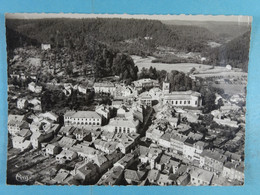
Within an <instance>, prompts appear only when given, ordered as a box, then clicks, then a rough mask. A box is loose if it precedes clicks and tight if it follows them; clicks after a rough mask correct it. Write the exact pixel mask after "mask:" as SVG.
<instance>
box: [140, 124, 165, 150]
mask: <svg viewBox="0 0 260 195" xmlns="http://www.w3.org/2000/svg"><path fill="white" fill-rule="evenodd" d="M163 134H164V131H161V130H159V129H157V128H156V129H153V127H151V126H150V127H149V129H148V130H147V131H146V135H145V137H146V139H148V140H151V141H152V142H153V143H159V140H160V138H161V137H162V135H163ZM166 139H168V138H166ZM162 142H164V143H162ZM160 144H163V145H166V146H167V145H168V141H167V140H165V139H164V140H162V139H161V141H160Z"/></svg>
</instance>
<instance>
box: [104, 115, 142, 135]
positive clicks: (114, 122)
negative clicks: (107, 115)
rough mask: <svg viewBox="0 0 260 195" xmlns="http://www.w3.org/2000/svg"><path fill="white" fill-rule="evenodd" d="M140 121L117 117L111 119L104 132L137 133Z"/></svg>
mask: <svg viewBox="0 0 260 195" xmlns="http://www.w3.org/2000/svg"><path fill="white" fill-rule="evenodd" d="M138 127H139V121H138V120H135V119H131V118H124V117H116V118H112V119H110V121H109V123H108V124H107V125H106V126H104V130H105V131H108V132H115V133H137V130H138Z"/></svg>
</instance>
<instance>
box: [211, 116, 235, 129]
mask: <svg viewBox="0 0 260 195" xmlns="http://www.w3.org/2000/svg"><path fill="white" fill-rule="evenodd" d="M213 120H214V121H215V122H216V123H218V124H220V125H224V126H225V125H226V126H229V127H234V128H238V127H239V125H238V122H237V121H232V120H231V119H230V118H225V119H218V118H213Z"/></svg>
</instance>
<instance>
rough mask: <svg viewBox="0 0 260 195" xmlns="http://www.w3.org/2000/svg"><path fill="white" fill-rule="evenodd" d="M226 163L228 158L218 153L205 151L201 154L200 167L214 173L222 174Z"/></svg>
mask: <svg viewBox="0 0 260 195" xmlns="http://www.w3.org/2000/svg"><path fill="white" fill-rule="evenodd" d="M226 161H227V157H226V156H225V155H223V154H221V153H219V152H217V151H211V150H204V151H203V152H202V153H201V154H200V167H203V169H205V170H208V171H211V172H214V173H221V172H222V170H223V166H224V163H225V162H226Z"/></svg>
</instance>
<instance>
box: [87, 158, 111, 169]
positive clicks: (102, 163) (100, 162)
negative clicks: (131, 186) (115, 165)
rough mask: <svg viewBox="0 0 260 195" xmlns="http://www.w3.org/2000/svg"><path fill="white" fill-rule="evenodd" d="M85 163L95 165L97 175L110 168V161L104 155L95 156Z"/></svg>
mask: <svg viewBox="0 0 260 195" xmlns="http://www.w3.org/2000/svg"><path fill="white" fill-rule="evenodd" d="M87 161H88V162H92V163H94V164H96V165H97V166H98V172H99V173H104V172H106V171H107V170H108V169H109V168H110V167H112V161H109V160H108V158H107V157H106V155H105V154H96V155H94V156H93V157H91V158H88V159H87Z"/></svg>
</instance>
